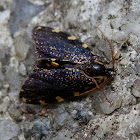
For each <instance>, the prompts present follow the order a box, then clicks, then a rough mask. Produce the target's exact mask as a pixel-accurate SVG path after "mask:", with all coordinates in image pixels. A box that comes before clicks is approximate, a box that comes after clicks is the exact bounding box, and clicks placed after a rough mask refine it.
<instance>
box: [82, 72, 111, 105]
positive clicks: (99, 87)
mask: <svg viewBox="0 0 140 140" xmlns="http://www.w3.org/2000/svg"><path fill="white" fill-rule="evenodd" d="M81 73H82V74H83V75H85V76H86V77H87V78H89V79H92V81H93V82H94V83H95V85H96V88H93V89H91V90H89V91H86V92H84V93H82V95H86V94H88V93H90V92H92V91H94V90H97V89H99V90H100V91H101V92H102V93H103V95H104V96H105V98H106V100H107V101H108V102H109V103H110V105H112V104H113V102H112V101H110V100H109V99H108V98H107V96H106V94H105V93H104V91H103V90H102V89H101V87H102V86H103V85H105V84H106V83H108V82H109V81H110V80H111V79H112V77H110V78H107V79H106V80H105V81H104V82H103V83H102V84H100V85H98V83H97V81H96V80H95V79H94V78H93V77H90V76H88V75H87V74H85V73H84V72H83V71H81Z"/></svg>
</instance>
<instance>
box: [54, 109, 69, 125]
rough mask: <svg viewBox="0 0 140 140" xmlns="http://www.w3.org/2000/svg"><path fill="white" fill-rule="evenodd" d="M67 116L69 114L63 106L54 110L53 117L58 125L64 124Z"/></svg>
mask: <svg viewBox="0 0 140 140" xmlns="http://www.w3.org/2000/svg"><path fill="white" fill-rule="evenodd" d="M68 118H69V114H68V113H67V112H66V110H64V109H63V108H61V107H60V108H58V109H57V110H56V111H55V116H54V119H55V121H56V123H57V124H58V125H60V126H62V125H64V124H65V123H66V121H67V120H68Z"/></svg>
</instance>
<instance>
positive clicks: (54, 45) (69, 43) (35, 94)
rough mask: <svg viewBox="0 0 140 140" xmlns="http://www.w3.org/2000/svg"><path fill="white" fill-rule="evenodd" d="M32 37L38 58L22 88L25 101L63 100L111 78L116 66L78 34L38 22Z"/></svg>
mask: <svg viewBox="0 0 140 140" xmlns="http://www.w3.org/2000/svg"><path fill="white" fill-rule="evenodd" d="M32 40H33V43H34V45H35V53H36V57H37V60H36V63H35V65H34V67H33V71H32V72H31V74H30V75H29V77H28V78H27V79H26V81H25V83H24V84H23V86H22V88H21V90H20V95H19V96H20V99H21V101H23V102H24V103H30V104H42V105H45V104H48V103H52V102H62V101H64V100H65V99H68V98H71V97H78V96H83V95H86V94H88V93H90V92H92V91H94V90H97V89H100V87H102V86H103V85H105V84H106V83H108V81H110V80H111V79H112V73H113V72H114V68H106V66H105V65H104V63H103V62H102V61H101V59H100V57H99V56H97V55H95V54H94V53H93V52H92V51H91V50H90V49H89V47H88V46H87V45H86V44H84V43H82V42H81V41H79V40H78V39H77V38H76V37H75V36H71V35H69V34H67V33H64V32H61V31H59V30H56V29H52V28H49V27H43V26H37V27H35V28H34V29H33V31H32ZM100 90H101V89H100Z"/></svg>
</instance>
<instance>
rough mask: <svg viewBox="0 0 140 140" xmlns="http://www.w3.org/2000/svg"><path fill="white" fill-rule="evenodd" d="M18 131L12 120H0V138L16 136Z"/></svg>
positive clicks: (7, 138)
mask: <svg viewBox="0 0 140 140" xmlns="http://www.w3.org/2000/svg"><path fill="white" fill-rule="evenodd" d="M19 132H20V128H19V126H18V125H17V124H16V123H14V122H13V121H12V120H9V119H5V120H2V121H0V140H9V139H12V138H13V137H15V136H17V135H18V134H19Z"/></svg>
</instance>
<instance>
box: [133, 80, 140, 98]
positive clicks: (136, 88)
mask: <svg viewBox="0 0 140 140" xmlns="http://www.w3.org/2000/svg"><path fill="white" fill-rule="evenodd" d="M132 94H133V95H134V96H135V97H140V79H137V80H135V81H134V84H133V88H132Z"/></svg>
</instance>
